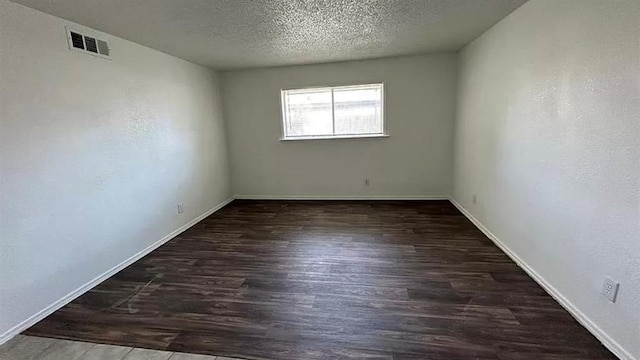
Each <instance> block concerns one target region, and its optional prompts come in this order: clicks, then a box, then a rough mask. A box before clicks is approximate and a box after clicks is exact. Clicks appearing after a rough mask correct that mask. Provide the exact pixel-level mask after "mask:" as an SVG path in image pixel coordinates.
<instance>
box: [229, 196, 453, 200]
mask: <svg viewBox="0 0 640 360" xmlns="http://www.w3.org/2000/svg"><path fill="white" fill-rule="evenodd" d="M234 198H235V199H239V200H448V199H449V196H447V195H427V196H424V195H361V196H343V195H235V196H234Z"/></svg>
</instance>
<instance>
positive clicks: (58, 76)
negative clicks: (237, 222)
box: [0, 0, 230, 334]
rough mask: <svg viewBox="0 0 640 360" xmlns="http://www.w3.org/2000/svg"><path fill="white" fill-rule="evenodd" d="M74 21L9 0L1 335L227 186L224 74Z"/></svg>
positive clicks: (4, 34) (2, 40)
mask: <svg viewBox="0 0 640 360" xmlns="http://www.w3.org/2000/svg"><path fill="white" fill-rule="evenodd" d="M66 24H68V23H67V22H64V21H63V20H61V19H59V18H55V17H53V16H49V15H45V14H43V13H40V12H37V11H35V10H31V9H28V8H25V7H23V6H21V5H15V4H13V3H9V2H7V1H5V0H0V114H1V115H2V118H1V119H0V169H1V188H0V200H1V201H0V235H1V247H0V334H2V333H4V332H6V331H7V330H8V329H10V328H12V327H13V326H15V325H17V324H18V323H20V322H21V321H23V320H25V319H27V318H28V317H29V316H31V315H34V314H35V313H36V312H38V311H40V310H42V309H44V308H45V307H47V306H48V305H50V304H51V303H53V302H54V301H56V300H58V299H60V298H62V297H63V296H65V295H67V294H69V293H70V292H71V291H73V290H75V289H76V288H78V287H80V286H81V285H83V284H85V283H86V282H88V281H89V280H91V279H93V278H95V277H96V276H98V275H100V274H102V273H103V272H105V271H106V270H108V269H110V268H111V267H113V266H115V265H117V264H118V263H120V262H122V261H124V260H125V259H127V258H129V257H130V256H132V255H133V254H135V253H137V252H138V251H140V250H142V249H144V248H146V247H147V246H148V245H150V244H152V243H154V242H155V241H158V240H160V239H161V238H163V237H164V236H165V235H167V234H169V233H171V232H172V231H173V230H175V229H177V228H178V227H180V226H181V225H183V224H185V223H187V222H188V221H190V220H192V219H194V218H195V217H197V216H198V215H201V214H202V213H204V212H205V211H207V210H209V209H211V208H213V207H214V206H215V205H217V204H219V203H220V202H222V201H223V200H225V199H227V197H228V196H229V195H230V191H229V179H228V177H229V176H228V175H229V173H228V171H227V154H226V144H225V138H224V132H225V131H224V126H223V122H222V114H221V104H220V101H219V90H218V88H217V82H218V80H217V75H216V74H215V73H212V72H211V71H210V70H208V69H206V68H203V67H200V66H196V65H193V64H191V63H189V62H186V61H183V60H180V59H177V58H174V57H171V56H168V55H165V54H162V53H159V52H157V51H155V50H151V49H148V48H145V47H142V46H139V45H136V44H133V43H131V42H128V41H124V40H121V39H118V38H115V37H111V36H106V38H107V39H108V40H109V42H110V45H111V48H112V53H113V59H112V60H111V61H109V60H104V59H100V58H97V57H94V56H90V55H87V54H82V53H79V52H75V51H70V50H69V49H68V45H67V39H66V35H65V28H64V26H65V25H66ZM179 201H183V202H184V207H185V211H184V213H183V214H180V215H178V214H177V213H176V203H177V202H179Z"/></svg>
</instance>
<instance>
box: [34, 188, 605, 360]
mask: <svg viewBox="0 0 640 360" xmlns="http://www.w3.org/2000/svg"><path fill="white" fill-rule="evenodd" d="M26 334H29V335H36V336H46V337H55V338H62V339H71V340H81V341H91V342H99V343H106V344H114V345H124V346H134V347H144V348H152V349H159V350H167V351H176V352H190V353H200V354H209V355H217V356H228V357H237V358H245V359H272V360H276V359H277V360H287V359H292V360H293V359H295V360H300V359H371V360H373V359H376V360H377V359H385V360H417V359H431V360H440V359H443V360H444V359H446V360H456V359H482V360H489V359H493V360H496V359H500V360H521V359H553V360H559V359H563V360H571V359H575V360H578V359H579V360H589V359H615V357H614V356H613V355H612V354H611V353H610V352H608V351H607V350H606V349H605V348H604V347H603V346H602V345H601V344H600V343H599V342H598V341H597V340H596V339H595V338H594V337H593V336H592V335H591V334H589V333H588V332H587V331H586V330H585V329H584V328H582V327H581V326H580V325H579V324H578V323H577V322H576V321H575V320H574V319H573V318H572V317H571V316H570V315H569V314H568V313H567V312H566V311H565V310H564V309H562V308H561V307H560V306H559V305H558V304H557V303H556V302H555V301H554V300H553V299H552V298H551V297H550V296H549V295H547V294H546V293H545V292H544V291H543V290H542V289H541V288H540V287H539V286H538V285H537V284H536V283H535V282H534V281H533V280H531V279H530V278H529V277H528V276H527V275H526V274H525V273H524V272H523V271H522V270H521V269H520V268H518V266H516V265H515V264H514V263H513V262H512V261H511V260H510V259H509V258H508V257H507V256H506V255H505V254H503V253H502V252H501V251H500V250H499V249H498V248H497V247H496V246H494V245H493V243H492V242H491V241H490V240H489V239H487V238H486V237H485V236H484V235H483V234H482V233H481V232H480V231H479V230H478V229H477V228H475V227H474V226H473V224H471V223H470V222H469V221H468V220H467V219H466V218H465V217H464V216H463V215H462V214H461V213H460V212H459V211H457V209H455V208H454V207H453V206H452V205H451V204H450V203H449V202H448V201H238V200H236V201H234V202H233V203H231V204H229V205H228V206H226V207H225V208H224V209H222V210H220V211H218V212H217V213H215V214H213V215H211V216H209V217H208V218H206V219H205V220H203V221H202V222H200V223H199V224H197V225H196V226H194V227H193V228H191V229H189V230H187V231H186V232H184V233H183V234H181V235H179V236H178V237H176V238H175V239H173V240H171V241H169V242H168V243H166V244H165V245H163V246H162V247H160V248H158V249H157V250H156V251H154V252H153V253H151V254H149V255H148V256H146V257H144V258H143V259H141V260H140V261H138V262H136V263H135V264H133V265H131V266H129V267H128V268H126V269H124V270H122V271H121V272H119V273H118V274H116V275H115V276H113V277H112V278H110V279H108V280H107V281H105V282H103V283H102V284H100V285H99V286H97V287H95V288H94V289H92V290H91V291H89V292H88V293H86V294H84V295H83V296H81V297H79V298H78V299H76V300H75V301H73V302H72V303H70V304H69V305H67V306H65V307H64V308H62V309H60V310H59V311H57V312H55V313H54V314H52V315H51V316H49V317H48V318H46V319H44V320H42V321H41V322H40V323H38V324H36V325H35V326H33V327H32V328H30V329H29V330H27V331H26Z"/></svg>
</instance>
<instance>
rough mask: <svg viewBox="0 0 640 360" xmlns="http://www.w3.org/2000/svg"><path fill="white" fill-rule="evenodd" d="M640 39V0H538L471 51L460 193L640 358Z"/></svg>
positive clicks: (466, 54) (458, 154)
mask: <svg viewBox="0 0 640 360" xmlns="http://www.w3.org/2000/svg"><path fill="white" fill-rule="evenodd" d="M639 34H640V2H639V1H637V0H617V1H602V0H563V1H556V0H531V1H529V2H528V3H525V4H524V5H523V6H522V7H521V8H519V9H518V10H516V11H515V12H514V13H512V14H511V15H510V16H508V17H507V18H506V19H504V20H503V21H501V22H500V23H498V24H497V25H496V26H495V27H493V28H492V29H491V30H489V31H488V32H487V33H485V34H484V35H483V36H481V37H480V38H479V39H477V40H476V41H474V42H473V43H472V44H470V45H469V46H467V47H466V48H465V49H464V51H462V53H461V57H460V70H459V71H460V76H459V93H458V97H459V103H458V108H457V120H456V132H455V144H456V145H455V149H456V151H455V171H454V174H455V190H454V195H455V199H456V200H457V201H458V202H459V203H460V204H462V206H464V208H466V209H467V210H468V211H469V212H470V213H471V214H472V215H473V216H474V217H475V218H477V219H478V220H479V221H480V222H481V223H483V224H484V225H485V226H486V228H488V230H490V231H491V232H492V233H493V234H494V235H496V237H497V238H499V239H500V240H501V241H502V242H503V243H504V244H505V245H506V246H507V247H508V248H510V249H511V250H512V251H513V252H514V253H515V254H517V255H518V256H519V257H520V258H521V259H522V260H523V261H524V262H525V263H527V264H528V265H529V266H530V267H531V268H532V269H533V270H535V271H536V272H537V273H538V274H539V275H540V276H541V277H542V278H543V279H544V280H545V281H546V282H547V283H548V284H550V285H551V286H552V287H554V288H555V289H556V290H557V291H558V292H559V293H560V294H562V295H563V296H564V297H565V298H566V299H567V300H568V301H569V302H571V303H572V304H573V305H574V306H575V307H576V308H577V309H578V310H579V311H580V312H582V314H583V315H584V316H585V317H586V318H588V319H589V320H591V321H592V322H593V323H594V324H595V325H596V326H597V327H599V328H600V329H601V330H602V331H603V332H604V333H606V334H608V335H609V336H610V337H611V339H612V340H613V341H615V342H617V343H618V345H619V346H620V348H624V349H626V351H627V352H628V353H631V354H633V355H634V356H635V357H636V358H640V118H639V116H640V48H639V46H640V40H639V39H640V35H639ZM473 194H477V196H478V197H477V204H473V203H472V201H471V198H472V195H473ZM607 275H608V276H611V277H612V278H613V279H615V280H618V281H620V283H621V288H620V293H619V297H618V301H617V302H616V303H615V304H613V303H610V302H608V300H607V299H605V298H604V297H602V296H601V295H600V290H601V287H602V283H603V280H604V278H605V276H607ZM614 346H615V344H614ZM620 348H619V349H618V350H620ZM620 353H621V352H620ZM627 356H630V355H629V354H627Z"/></svg>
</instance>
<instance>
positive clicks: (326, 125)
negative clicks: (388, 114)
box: [282, 84, 384, 140]
mask: <svg viewBox="0 0 640 360" xmlns="http://www.w3.org/2000/svg"><path fill="white" fill-rule="evenodd" d="M383 98H384V96H383V86H382V84H368V85H354V86H334V87H326V88H310V89H294V90H282V112H283V135H284V139H285V140H295V139H307V138H344V137H370V136H376V135H380V136H381V135H384V122H383V118H384V116H383Z"/></svg>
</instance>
